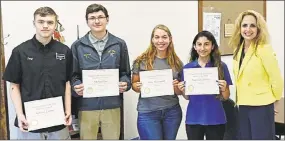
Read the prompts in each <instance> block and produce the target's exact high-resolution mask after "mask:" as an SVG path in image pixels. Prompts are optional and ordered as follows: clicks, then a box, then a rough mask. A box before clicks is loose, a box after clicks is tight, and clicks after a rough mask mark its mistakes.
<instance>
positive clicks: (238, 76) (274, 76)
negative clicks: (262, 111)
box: [233, 43, 284, 106]
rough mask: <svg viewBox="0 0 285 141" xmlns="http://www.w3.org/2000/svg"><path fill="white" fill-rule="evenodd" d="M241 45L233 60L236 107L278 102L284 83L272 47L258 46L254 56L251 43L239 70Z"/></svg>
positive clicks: (266, 45) (267, 45)
mask: <svg viewBox="0 0 285 141" xmlns="http://www.w3.org/2000/svg"><path fill="white" fill-rule="evenodd" d="M242 47H243V44H242V45H241V47H240V50H239V52H238V54H237V58H236V59H233V67H234V77H235V86H236V94H237V97H236V100H237V101H236V103H237V104H238V105H249V106H260V105H268V104H271V103H273V102H275V101H276V100H280V99H281V96H282V94H283V87H284V81H283V78H282V76H281V72H280V69H279V66H278V62H277V59H276V54H275V53H274V51H273V49H272V46H271V45H269V44H265V45H258V46H257V50H256V54H255V53H254V44H253V43H251V45H250V47H249V48H248V50H247V52H246V53H245V56H244V59H243V61H242V65H241V67H240V68H239V61H240V56H241V51H242Z"/></svg>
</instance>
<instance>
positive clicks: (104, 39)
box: [89, 31, 108, 44]
mask: <svg viewBox="0 0 285 141" xmlns="http://www.w3.org/2000/svg"><path fill="white" fill-rule="evenodd" d="M106 32H107V33H106V35H105V36H104V37H103V38H102V39H101V40H99V39H97V38H96V37H95V36H94V35H93V34H92V33H91V32H89V39H90V42H91V43H92V44H94V43H96V42H99V41H103V42H105V43H106V42H107V40H108V31H106Z"/></svg>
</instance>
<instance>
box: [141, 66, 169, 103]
mask: <svg viewBox="0 0 285 141" xmlns="http://www.w3.org/2000/svg"><path fill="white" fill-rule="evenodd" d="M140 82H141V83H142V87H141V97H143V98H146V97H156V96H164V95H173V94H174V89H173V84H172V82H173V76H172V70H171V69H165V70H152V71H141V72H140Z"/></svg>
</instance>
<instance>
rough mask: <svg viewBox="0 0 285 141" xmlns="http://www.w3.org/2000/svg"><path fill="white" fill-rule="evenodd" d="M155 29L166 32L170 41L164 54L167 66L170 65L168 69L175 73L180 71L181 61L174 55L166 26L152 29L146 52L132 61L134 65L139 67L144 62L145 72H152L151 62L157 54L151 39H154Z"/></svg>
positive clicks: (161, 25) (170, 36) (169, 33)
mask: <svg viewBox="0 0 285 141" xmlns="http://www.w3.org/2000/svg"><path fill="white" fill-rule="evenodd" d="M157 29H161V30H164V31H165V32H167V34H168V36H169V38H170V39H171V42H170V43H169V46H168V48H167V52H166V60H167V63H168V65H170V67H171V68H172V69H174V70H176V71H180V70H181V69H182V67H183V66H182V61H181V60H180V59H179V58H178V56H177V55H176V53H175V50H174V45H173V41H172V35H171V32H170V30H169V29H168V27H167V26H165V25H163V24H159V25H157V26H155V27H154V29H153V30H152V33H151V38H150V45H149V47H148V48H147V50H146V51H145V52H143V53H142V54H141V55H140V56H138V57H137V59H136V60H135V61H134V65H139V64H140V63H141V62H142V61H144V62H145V69H146V70H152V69H153V61H154V59H155V55H156V54H157V50H156V48H155V46H154V45H153V43H152V38H153V37H154V32H155V31H156V30H157Z"/></svg>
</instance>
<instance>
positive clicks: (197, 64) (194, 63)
mask: <svg viewBox="0 0 285 141" xmlns="http://www.w3.org/2000/svg"><path fill="white" fill-rule="evenodd" d="M193 65H194V67H201V66H200V65H199V63H198V59H196V60H195V61H193ZM212 66H213V63H212V62H211V60H209V62H208V63H207V64H206V66H205V67H212Z"/></svg>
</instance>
